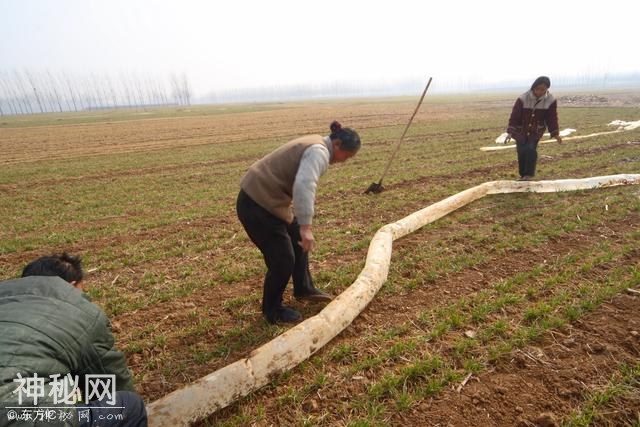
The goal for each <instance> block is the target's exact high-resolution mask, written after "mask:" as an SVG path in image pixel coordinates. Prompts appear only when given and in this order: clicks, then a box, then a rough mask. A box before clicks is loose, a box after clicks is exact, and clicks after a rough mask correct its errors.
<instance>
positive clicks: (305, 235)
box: [298, 225, 316, 252]
mask: <svg viewBox="0 0 640 427" xmlns="http://www.w3.org/2000/svg"><path fill="white" fill-rule="evenodd" d="M300 237H301V238H302V240H301V241H299V242H298V244H299V245H300V246H302V250H303V251H305V252H311V251H312V250H313V248H314V246H315V245H316V239H314V238H313V233H312V232H311V225H301V226H300Z"/></svg>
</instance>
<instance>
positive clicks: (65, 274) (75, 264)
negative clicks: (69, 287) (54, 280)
mask: <svg viewBox="0 0 640 427" xmlns="http://www.w3.org/2000/svg"><path fill="white" fill-rule="evenodd" d="M27 276H58V277H60V278H61V279H64V280H66V281H67V282H69V283H71V282H76V283H80V282H81V281H82V278H83V277H84V273H83V271H82V264H81V261H80V257H77V256H72V255H69V254H67V253H66V252H63V253H61V254H53V255H49V256H43V257H41V258H38V259H37V260H35V261H31V262H30V263H29V264H27V266H26V267H25V268H24V270H22V277H27Z"/></svg>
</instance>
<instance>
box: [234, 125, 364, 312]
mask: <svg viewBox="0 0 640 427" xmlns="http://www.w3.org/2000/svg"><path fill="white" fill-rule="evenodd" d="M330 129H331V134H330V135H329V136H325V137H322V136H320V135H309V136H303V137H301V138H297V139H294V140H293V141H290V142H288V143H286V144H284V145H283V146H281V147H280V148H278V149H277V150H275V151H273V152H272V153H271V154H268V155H267V156H265V157H263V158H262V159H261V160H258V161H257V162H256V163H254V164H253V165H252V166H251V167H250V168H249V170H248V171H247V172H246V174H245V175H244V177H243V178H242V182H241V184H240V187H241V190H240V194H238V200H237V203H236V211H237V213H238V218H239V219H240V222H241V223H242V226H243V227H244V229H245V231H246V232H247V234H248V235H249V238H250V239H251V241H252V242H253V243H254V244H255V245H256V246H257V247H258V249H260V252H262V255H263V257H264V262H265V264H266V265H267V274H266V276H265V278H264V289H263V294H262V313H263V315H264V317H265V318H266V320H267V321H268V322H270V323H276V322H295V321H298V320H300V318H301V315H300V313H299V312H297V311H296V310H293V309H291V308H288V307H284V306H283V305H282V295H283V294H284V290H285V288H286V286H287V283H288V282H289V278H291V277H293V295H294V297H295V298H296V299H298V300H308V301H312V302H328V301H331V296H329V295H328V294H326V293H325V292H322V291H321V290H319V289H316V288H315V286H314V284H313V280H312V278H311V273H310V272H309V252H310V251H312V250H313V247H314V244H315V239H314V237H313V232H312V231H311V223H312V218H313V213H314V205H315V196H316V188H317V185H318V180H319V179H320V176H321V175H323V174H324V173H325V172H326V170H327V168H328V166H329V164H330V163H341V162H344V161H345V160H347V159H349V158H350V157H353V156H354V155H355V154H356V153H357V152H358V150H359V149H360V137H359V136H358V134H357V133H356V132H355V131H354V130H352V129H349V128H343V127H342V126H341V125H340V123H338V122H336V121H334V122H333V123H331V126H330Z"/></svg>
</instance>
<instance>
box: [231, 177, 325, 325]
mask: <svg viewBox="0 0 640 427" xmlns="http://www.w3.org/2000/svg"><path fill="white" fill-rule="evenodd" d="M236 212H237V213H238V219H240V222H241V223H242V226H243V227H244V229H245V231H246V232H247V234H248V235H249V238H250V239H251V241H252V242H253V243H254V244H255V245H256V246H257V247H258V249H260V252H262V256H263V257H264V262H265V264H266V265H267V274H266V275H265V277H264V288H263V293H262V313H263V314H264V315H265V316H266V317H267V318H269V319H273V318H274V316H275V313H276V311H277V309H278V308H280V307H282V295H283V294H284V290H285V288H286V287H287V283H289V278H291V277H293V293H294V295H296V296H302V295H306V294H308V293H309V291H310V290H312V289H313V288H314V286H313V280H312V279H311V273H310V272H309V254H308V252H304V251H303V250H302V247H301V246H300V245H299V244H298V242H300V241H301V240H302V238H301V237H300V225H299V224H298V221H297V220H296V219H295V218H294V220H293V222H292V223H291V224H287V223H286V222H285V221H283V220H281V219H280V218H277V217H276V216H274V215H272V214H271V213H269V212H268V211H267V210H266V209H264V208H263V207H262V206H260V205H258V204H257V203H256V202H255V201H254V200H253V199H252V198H251V197H249V196H248V195H247V193H245V192H244V191H242V190H240V194H238V200H237V202H236Z"/></svg>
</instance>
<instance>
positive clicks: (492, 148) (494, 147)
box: [480, 129, 624, 151]
mask: <svg viewBox="0 0 640 427" xmlns="http://www.w3.org/2000/svg"><path fill="white" fill-rule="evenodd" d="M620 132H624V129H617V130H610V131H607V132H598V133H590V134H588V135H576V136H568V137H566V138H562V142H564V141H572V140H574V139H587V138H593V137H594V136H601V135H610V134H612V133H620ZM555 141H556V140H555V139H545V140H544V141H540V142H539V144H548V143H549V142H555ZM509 148H516V145H515V144H511V145H490V146H488V147H480V151H498V150H508V149H509Z"/></svg>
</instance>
